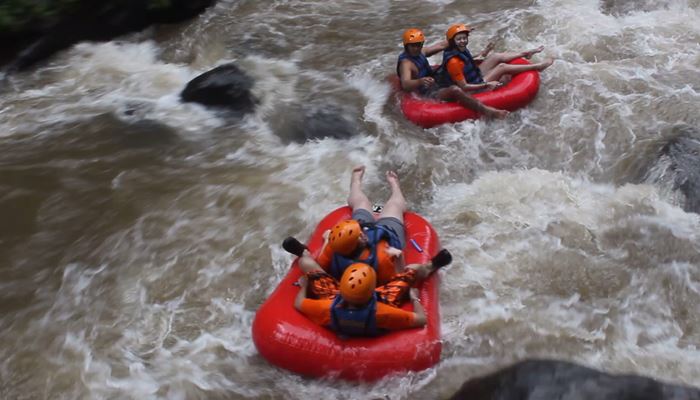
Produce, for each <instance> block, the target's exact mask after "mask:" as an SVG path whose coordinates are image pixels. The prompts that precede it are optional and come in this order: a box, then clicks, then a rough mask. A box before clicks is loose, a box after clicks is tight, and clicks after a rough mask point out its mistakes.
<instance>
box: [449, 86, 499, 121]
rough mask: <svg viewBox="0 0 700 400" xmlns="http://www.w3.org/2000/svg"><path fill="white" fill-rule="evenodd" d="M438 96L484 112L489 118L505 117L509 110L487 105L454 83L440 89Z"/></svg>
mask: <svg viewBox="0 0 700 400" xmlns="http://www.w3.org/2000/svg"><path fill="white" fill-rule="evenodd" d="M438 98H439V99H441V100H447V101H456V102H458V103H459V104H461V105H462V106H463V107H465V108H468V109H470V110H474V111H476V112H478V113H481V114H484V115H485V116H487V117H489V118H505V117H506V116H507V115H508V114H509V112H508V111H506V110H499V109H497V108H493V107H489V106H487V105H486V104H484V103H482V102H480V101H479V100H477V99H475V98H473V97H472V96H470V95H468V94H466V93H464V91H462V89H460V88H458V87H457V86H454V85H453V86H450V87H448V88H445V89H442V90H440V91H439V92H438Z"/></svg>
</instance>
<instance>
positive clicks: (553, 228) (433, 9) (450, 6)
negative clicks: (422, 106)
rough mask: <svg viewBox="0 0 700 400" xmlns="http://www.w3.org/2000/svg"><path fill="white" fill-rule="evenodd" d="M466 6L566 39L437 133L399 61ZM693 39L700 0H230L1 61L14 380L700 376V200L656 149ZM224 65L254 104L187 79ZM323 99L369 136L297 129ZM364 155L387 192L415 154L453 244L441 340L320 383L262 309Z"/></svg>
mask: <svg viewBox="0 0 700 400" xmlns="http://www.w3.org/2000/svg"><path fill="white" fill-rule="evenodd" d="M458 22H464V23H468V24H470V25H472V26H473V27H475V31H474V32H473V33H472V34H471V36H470V45H469V46H470V48H471V49H472V50H473V51H480V50H481V49H482V48H483V47H484V46H485V45H486V43H487V42H489V41H492V40H493V41H496V51H503V50H507V49H511V50H515V49H529V48H534V47H537V46H538V45H544V46H545V50H544V52H543V53H542V54H538V55H536V56H535V57H534V59H535V60H541V59H543V58H544V57H546V56H551V57H555V58H556V59H557V61H556V62H555V63H554V65H553V66H552V67H550V68H549V69H547V70H546V71H544V72H543V73H542V75H541V77H542V84H541V88H540V92H539V94H538V96H537V98H536V99H535V101H534V102H533V103H531V104H530V105H529V106H528V107H526V108H524V109H522V110H520V111H517V112H514V113H512V114H511V115H510V116H509V117H507V118H506V119H503V120H479V121H467V122H463V123H458V124H448V125H444V126H439V127H436V128H433V129H429V130H423V129H421V128H419V127H417V126H414V125H412V124H411V123H409V122H407V121H406V120H405V119H404V118H403V116H402V114H401V112H400V110H399V108H398V105H397V102H396V99H395V97H394V95H393V94H392V91H391V87H390V86H389V84H388V83H387V81H386V77H387V76H388V75H390V74H392V73H393V71H394V69H395V63H396V57H397V55H398V53H399V52H400V51H401V46H400V37H401V33H402V32H403V30H404V29H405V28H409V27H418V28H421V29H423V30H424V32H425V34H426V36H427V38H428V42H429V43H430V42H435V41H437V40H440V39H441V38H442V37H443V35H444V32H445V30H446V29H447V27H448V26H449V25H450V24H452V23H458ZM699 43H700V1H698V0H659V1H651V0H644V1H624V0H605V1H594V0H537V1H513V0H500V1H492V2H482V1H476V0H468V1H450V0H428V1H423V2H409V1H385V0H377V1H359V0H358V1H327V0H323V1H320V0H319V1H300V0H275V1H252V0H250V1H225V0H222V1H219V2H218V3H217V4H216V5H215V6H214V7H212V8H210V9H208V10H207V11H206V12H205V13H204V14H203V15H200V16H199V17H197V18H195V19H193V20H191V21H189V22H187V23H183V24H179V25H175V26H162V27H156V28H150V29H148V30H146V31H143V32H140V33H137V34H132V35H128V36H124V37H120V38H118V39H116V40H113V41H110V42H103V43H88V42H84V43H80V44H77V45H75V46H73V47H71V48H70V49H68V50H66V51H63V52H61V53H59V54H58V55H56V56H54V57H53V58H51V59H50V60H48V61H47V62H44V63H42V64H40V65H39V66H37V67H34V68H32V69H30V70H28V71H26V72H23V73H20V74H16V75H13V76H10V77H8V82H7V85H6V87H4V89H3V91H2V93H0V206H1V207H0V398H3V399H125V398H130V399H150V398H153V399H155V398H164V399H165V398H167V399H310V398H326V399H361V398H391V399H408V398H431V399H432V398H444V397H447V396H449V395H451V394H452V393H454V392H455V391H456V390H457V389H458V388H459V386H460V385H461V383H462V382H463V381H464V380H466V379H468V378H470V377H475V376H480V375H483V374H485V373H487V372H491V371H494V370H496V369H498V368H500V367H503V366H506V365H509V364H511V363H512V362H515V361H517V360H521V359H525V358H537V357H545V358H554V359H560V360H568V361H575V362H579V363H583V364H585V365H588V366H591V367H594V368H598V369H601V370H605V371H609V372H613V373H636V374H642V375H646V376H652V377H655V378H658V379H661V380H664V381H669V382H674V383H680V384H689V385H693V384H694V385H697V384H698V383H699V382H700V348H699V345H700V314H699V313H698V304H700V233H699V232H700V217H699V216H698V215H697V214H695V213H689V212H686V211H684V210H683V208H682V207H680V206H679V204H680V203H679V200H678V194H677V193H676V192H675V191H674V190H673V188H672V187H670V185H664V184H662V183H663V182H661V183H659V182H656V181H654V182H652V181H651V180H650V179H646V178H648V177H649V176H650V174H646V173H645V172H644V168H645V167H644V166H645V165H648V164H653V163H654V161H655V159H656V158H657V156H658V151H659V148H660V147H661V146H662V145H663V143H664V141H665V140H667V139H668V138H670V137H673V135H675V134H676V133H675V132H676V131H677V129H678V128H677V127H678V126H679V124H680V125H684V126H686V127H687V126H690V127H697V126H698V124H699V122H700V116H699V114H698V109H699V107H698V106H699V105H700V94H699V93H700V44H699ZM439 57H440V56H437V57H435V58H433V60H432V61H434V62H436V63H437V62H439V61H440V58H439ZM225 62H235V63H236V64H237V65H238V66H239V67H241V68H242V69H244V70H246V71H247V73H248V74H249V75H250V76H251V77H253V78H254V79H255V85H254V87H253V92H254V94H255V95H256V96H257V98H258V99H259V100H260V103H259V104H258V106H257V109H256V112H255V113H254V114H250V115H248V116H245V117H243V118H242V119H237V118H230V117H227V116H226V115H225V114H221V113H218V112H217V111H215V110H211V109H206V108H204V107H202V106H199V105H196V104H192V103H189V104H184V103H181V102H180V101H179V93H180V91H181V90H182V89H183V88H184V86H185V84H186V83H187V82H188V81H189V80H191V79H193V78H194V77H196V76H197V75H199V74H201V73H203V72H205V71H207V70H209V69H212V68H214V67H215V66H217V65H220V64H223V63H225ZM324 112H330V113H332V114H334V115H340V116H341V117H342V118H344V119H345V120H346V121H347V123H349V124H352V126H356V129H357V134H356V135H354V136H352V137H349V138H340V139H338V138H325V139H320V140H313V141H310V142H306V143H298V142H297V141H294V140H291V139H290V137H289V135H290V133H289V132H298V131H303V129H304V127H305V126H304V119H303V118H301V117H300V116H304V115H311V116H312V117H313V116H314V115H319V113H320V114H321V115H322V114H323V113H324ZM358 164H365V165H366V166H367V173H366V174H365V189H366V191H367V192H368V193H369V194H370V198H371V199H372V200H374V201H376V202H377V203H382V202H383V201H384V200H385V199H386V198H387V197H388V194H389V193H388V188H387V185H386V183H385V181H384V172H385V171H386V170H388V169H393V170H395V171H397V173H398V174H399V176H400V178H401V180H402V181H401V182H402V187H403V189H404V193H405V196H406V198H407V200H408V202H409V204H410V208H411V209H412V210H413V211H415V212H418V213H420V214H422V215H423V216H425V217H426V218H427V219H428V220H429V221H430V222H431V223H432V224H433V225H434V226H435V228H436V230H437V232H438V234H439V235H440V239H441V242H442V244H443V246H444V247H446V248H448V249H450V250H451V252H452V254H453V256H454V260H455V261H454V263H453V264H452V265H451V266H450V267H448V268H445V269H444V270H441V271H440V272H439V273H440V275H441V289H440V292H441V313H442V336H443V340H444V342H443V352H442V357H441V362H440V363H439V364H438V365H437V366H435V367H434V368H431V369H429V370H426V371H423V372H419V373H409V374H402V375H400V376H394V377H389V378H386V379H384V380H382V381H380V382H377V383H373V384H355V383H344V382H335V381H325V380H318V379H306V378H302V377H299V376H297V375H294V374H291V373H289V372H287V371H284V370H280V369H277V368H275V367H273V366H272V365H271V364H269V363H268V362H267V361H266V360H264V359H263V358H262V357H260V356H259V355H258V353H257V351H256V349H255V347H254V345H253V342H252V338H251V324H252V320H253V318H254V315H255V311H256V309H257V308H258V307H259V306H260V305H261V304H262V302H263V301H264V300H265V299H266V298H267V296H268V295H269V294H270V293H271V292H272V291H273V290H274V288H275V287H276V285H277V283H278V282H279V281H280V279H281V278H282V277H283V276H284V275H285V273H286V271H287V270H288V268H289V265H290V262H291V261H292V257H291V256H290V255H289V254H286V253H285V252H284V251H283V250H282V249H281V246H280V244H281V242H282V239H284V238H285V237H286V236H289V235H294V236H296V237H299V238H301V239H304V238H307V237H308V236H309V235H310V234H311V232H312V231H313V229H314V227H315V226H316V223H317V222H318V221H319V220H320V219H321V218H322V217H323V216H324V215H325V214H326V213H327V212H329V211H331V210H332V209H334V208H336V207H338V206H341V205H343V204H345V199H346V196H347V190H348V184H349V177H350V170H351V169H352V167H353V166H355V165H358ZM652 175H653V174H652ZM645 177H646V178H645Z"/></svg>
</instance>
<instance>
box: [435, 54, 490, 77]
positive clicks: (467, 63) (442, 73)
mask: <svg viewBox="0 0 700 400" xmlns="http://www.w3.org/2000/svg"><path fill="white" fill-rule="evenodd" d="M452 57H459V58H461V59H462V61H464V69H463V70H462V73H464V78H465V79H466V81H467V83H470V84H473V85H474V84H479V83H484V78H483V77H482V76H481V71H480V70H479V67H477V66H476V63H475V62H474V58H473V57H472V54H471V53H470V52H469V49H467V50H465V51H464V52H461V51H459V50H458V49H449V50H445V51H444V52H443V53H442V64H440V68H439V69H438V72H437V75H438V79H437V81H438V84H439V85H440V86H450V85H454V84H455V82H453V81H452V78H451V77H450V74H449V72H447V62H448V61H450V59H451V58H452Z"/></svg>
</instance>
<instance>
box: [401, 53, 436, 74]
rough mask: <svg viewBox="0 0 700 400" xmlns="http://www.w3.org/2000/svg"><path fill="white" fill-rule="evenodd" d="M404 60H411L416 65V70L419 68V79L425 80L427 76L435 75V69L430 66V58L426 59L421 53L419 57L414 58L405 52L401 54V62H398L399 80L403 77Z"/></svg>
mask: <svg viewBox="0 0 700 400" xmlns="http://www.w3.org/2000/svg"><path fill="white" fill-rule="evenodd" d="M403 60H409V61H411V62H412V63H413V64H415V66H416V68H418V78H425V77H426V76H432V75H433V68H432V67H431V66H430V61H428V57H426V56H425V54H423V53H421V54H420V55H418V56H417V57H412V56H410V55H408V53H406V52H405V51H404V52H403V53H401V54H399V61H397V62H396V75H398V76H399V78H400V77H401V73H400V66H401V61H403Z"/></svg>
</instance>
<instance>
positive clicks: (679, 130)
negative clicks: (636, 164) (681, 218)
mask: <svg viewBox="0 0 700 400" xmlns="http://www.w3.org/2000/svg"><path fill="white" fill-rule="evenodd" d="M656 146H658V147H657V148H658V149H659V150H658V151H657V152H656V153H657V154H656V159H655V160H654V161H653V162H652V163H650V166H649V167H647V169H646V172H645V175H644V176H643V178H642V181H643V182H646V183H652V184H655V185H657V186H659V187H660V188H661V190H662V191H670V192H672V193H673V192H675V193H677V194H674V195H673V196H672V197H673V199H672V200H676V201H677V202H678V204H679V205H680V206H681V207H683V209H684V210H686V211H690V212H695V213H700V133H699V132H698V131H697V129H695V128H692V127H691V126H689V125H678V126H675V127H674V128H673V129H672V132H671V134H670V135H665V137H664V139H662V140H661V141H658V142H656Z"/></svg>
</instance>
